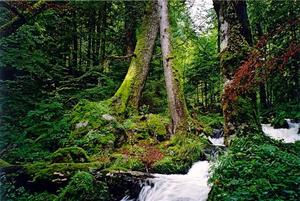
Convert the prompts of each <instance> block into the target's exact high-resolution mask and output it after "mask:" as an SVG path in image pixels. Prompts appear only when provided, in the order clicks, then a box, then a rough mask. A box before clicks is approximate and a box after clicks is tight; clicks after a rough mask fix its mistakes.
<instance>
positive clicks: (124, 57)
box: [106, 54, 136, 60]
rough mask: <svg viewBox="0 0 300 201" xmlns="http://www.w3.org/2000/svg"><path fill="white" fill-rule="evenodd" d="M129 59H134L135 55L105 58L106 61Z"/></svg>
mask: <svg viewBox="0 0 300 201" xmlns="http://www.w3.org/2000/svg"><path fill="white" fill-rule="evenodd" d="M131 57H136V55H135V54H129V55H125V56H117V55H110V56H106V58H108V59H116V60H125V59H129V58H131Z"/></svg>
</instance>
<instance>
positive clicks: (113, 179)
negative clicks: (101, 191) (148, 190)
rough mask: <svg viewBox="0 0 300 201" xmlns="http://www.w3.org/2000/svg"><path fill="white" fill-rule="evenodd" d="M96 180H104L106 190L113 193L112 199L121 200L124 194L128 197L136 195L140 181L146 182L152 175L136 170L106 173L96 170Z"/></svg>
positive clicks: (139, 187) (139, 188) (140, 187)
mask: <svg viewBox="0 0 300 201" xmlns="http://www.w3.org/2000/svg"><path fill="white" fill-rule="evenodd" d="M95 175H96V176H95V178H96V180H100V181H104V180H105V182H106V183H107V185H108V191H109V192H110V194H112V195H113V198H112V199H113V200H116V201H117V200H118V201H119V200H121V199H122V198H123V197H124V195H128V197H131V198H132V197H133V198H136V197H138V195H139V193H140V191H141V189H142V185H141V184H142V183H144V182H146V180H147V179H148V178H153V177H154V176H153V175H151V174H149V173H144V172H138V171H111V172H108V173H105V172H102V171H100V172H97V173H96V174H95Z"/></svg>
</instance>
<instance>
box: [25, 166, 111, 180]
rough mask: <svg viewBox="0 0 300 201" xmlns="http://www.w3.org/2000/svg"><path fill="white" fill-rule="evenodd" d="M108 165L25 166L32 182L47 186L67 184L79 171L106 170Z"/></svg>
mask: <svg viewBox="0 0 300 201" xmlns="http://www.w3.org/2000/svg"><path fill="white" fill-rule="evenodd" d="M106 165H107V164H105V163H101V162H92V163H53V164H49V163H45V162H39V163H34V164H27V165H24V169H25V171H26V173H27V174H28V175H29V176H30V178H31V181H32V182H36V183H39V182H42V183H45V184H52V185H55V184H59V183H65V182H66V181H68V179H69V178H70V177H71V176H73V175H74V174H75V173H76V172H77V171H90V170H93V169H102V168H105V167H106Z"/></svg>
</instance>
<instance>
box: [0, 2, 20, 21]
mask: <svg viewBox="0 0 300 201" xmlns="http://www.w3.org/2000/svg"><path fill="white" fill-rule="evenodd" d="M0 6H2V7H4V8H6V9H7V10H10V11H11V12H12V13H13V14H15V15H16V16H19V17H21V18H23V17H24V15H23V14H22V13H21V12H20V11H19V9H18V8H16V7H15V6H14V5H12V4H11V3H8V2H7V1H0Z"/></svg>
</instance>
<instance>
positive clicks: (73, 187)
mask: <svg viewBox="0 0 300 201" xmlns="http://www.w3.org/2000/svg"><path fill="white" fill-rule="evenodd" d="M101 200H103V201H106V200H109V194H108V192H107V186H106V184H105V183H104V182H100V181H98V182H96V181H95V180H94V177H93V175H91V174H90V173H88V172H82V171H80V172H78V173H76V174H75V175H74V176H73V177H72V178H71V181H70V182H69V184H68V185H67V186H66V187H65V188H64V189H63V190H62V191H61V193H60V194H59V196H58V198H57V199H56V201H101Z"/></svg>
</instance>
